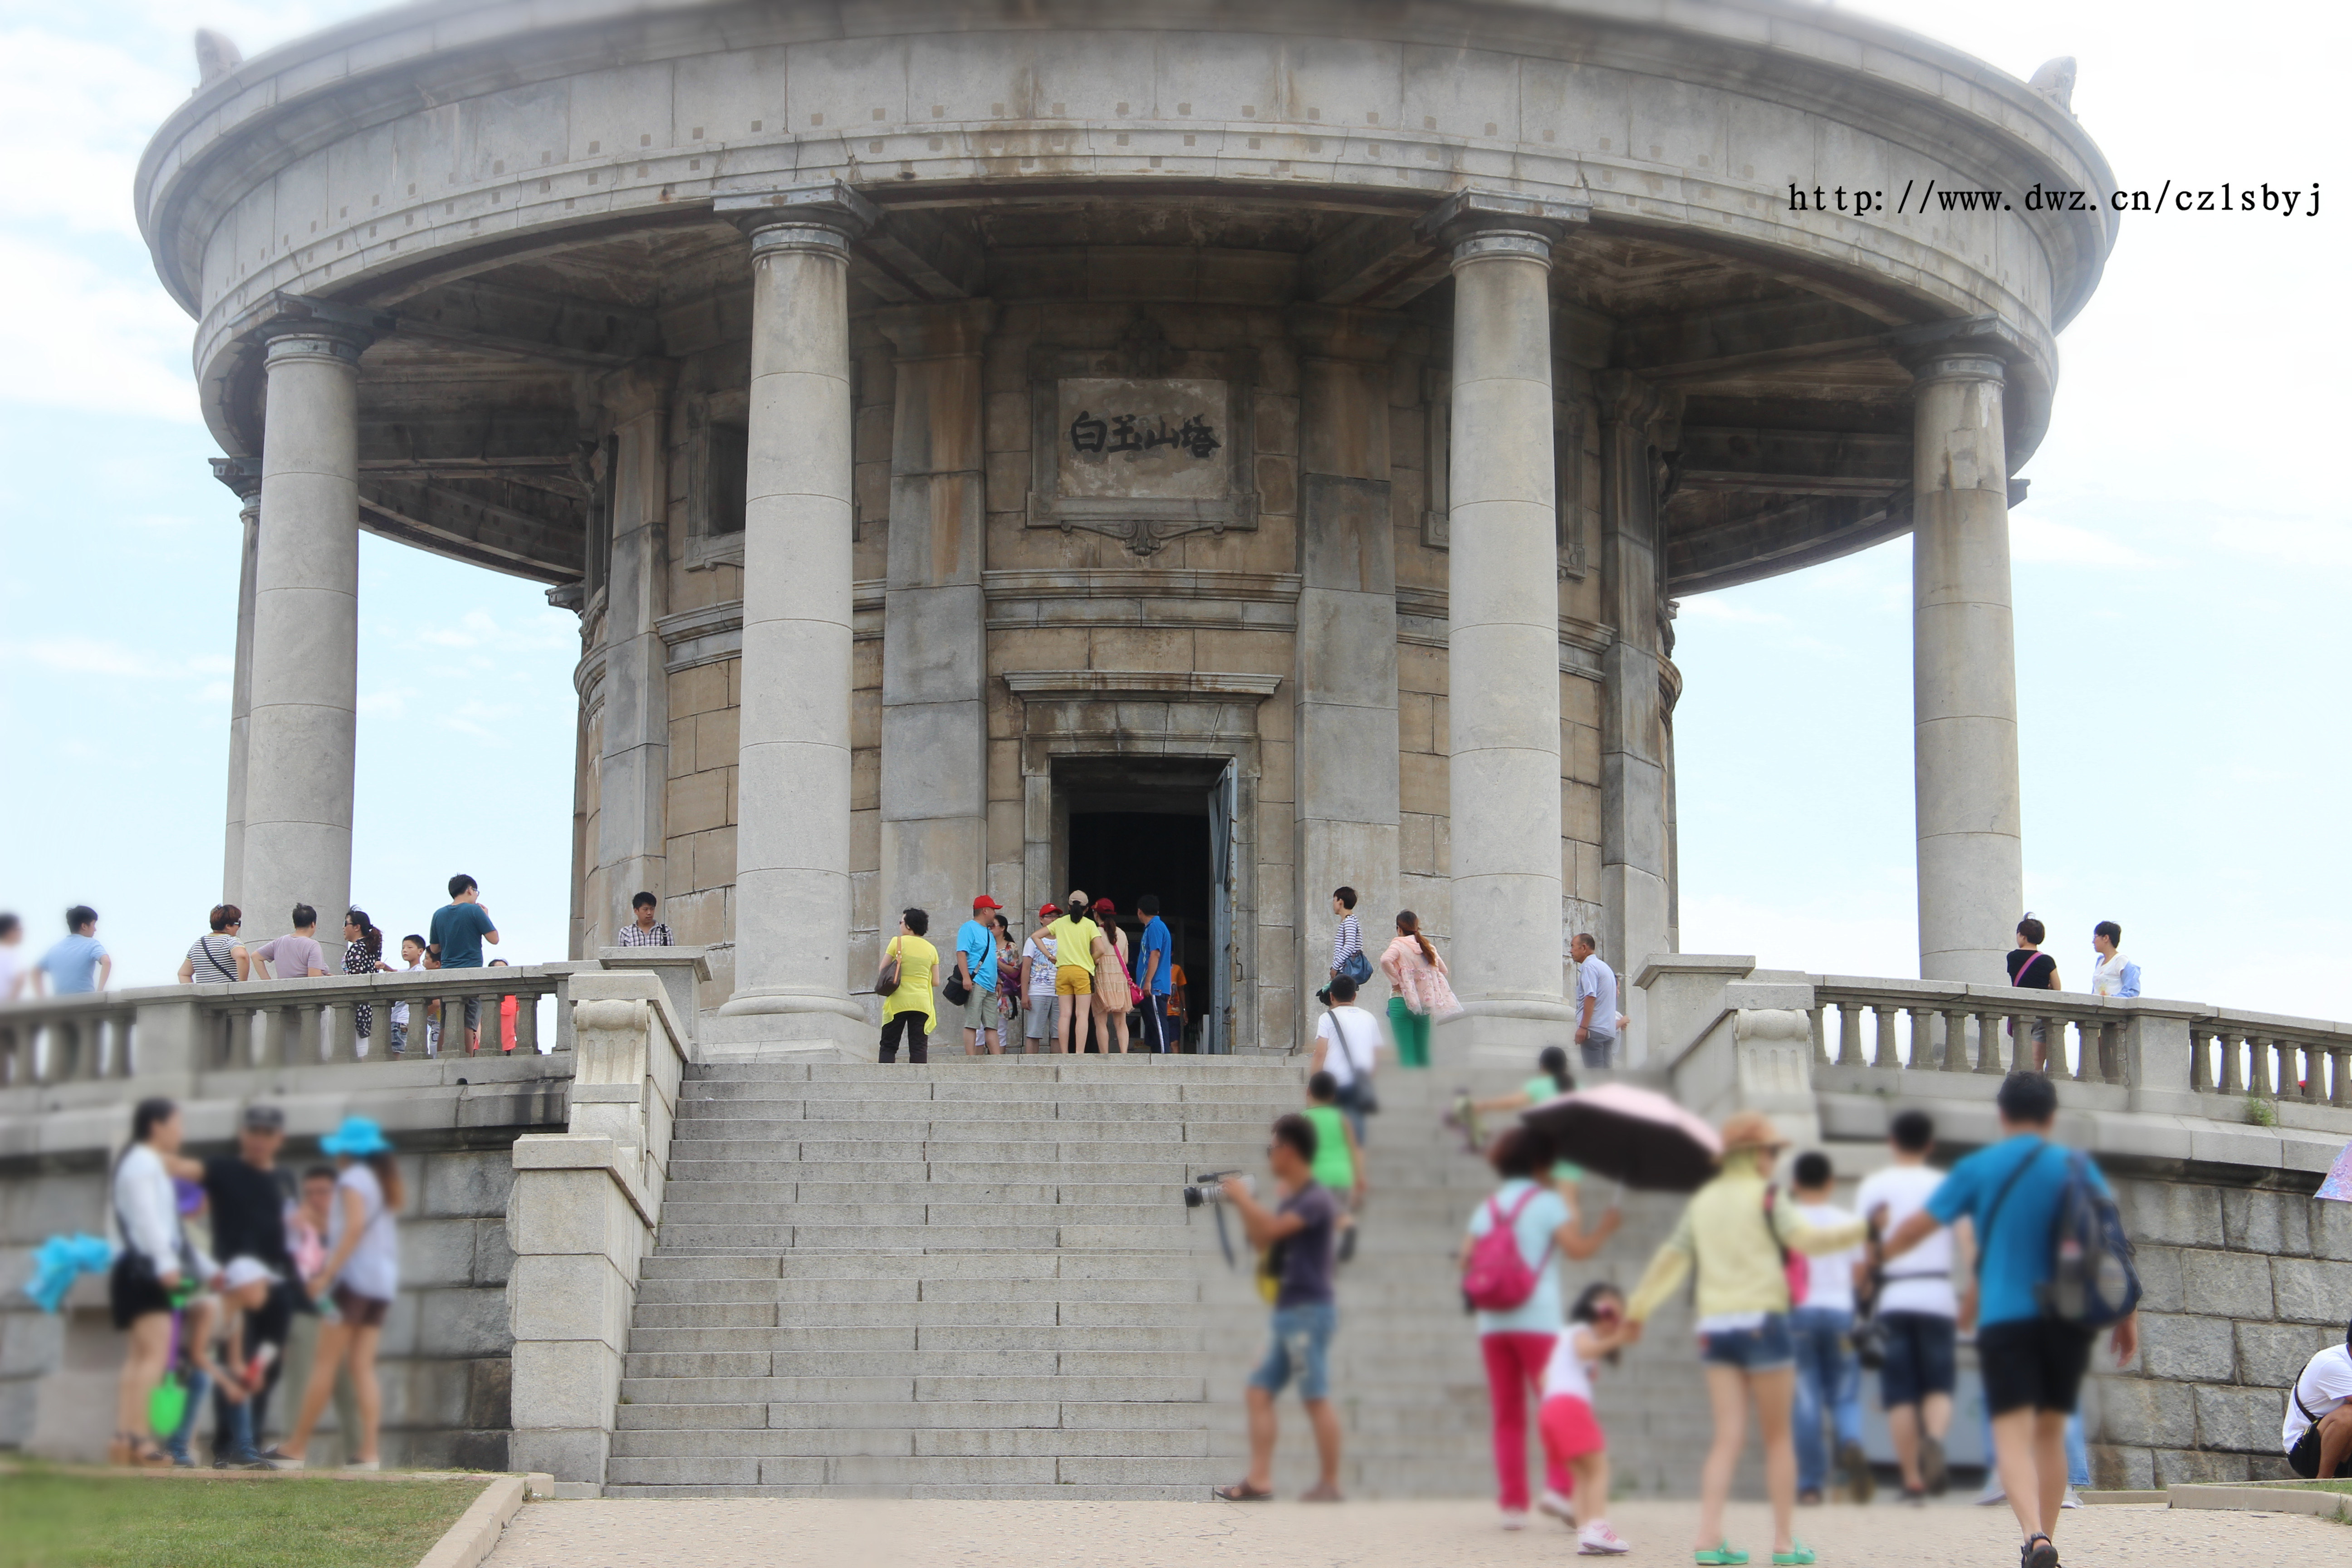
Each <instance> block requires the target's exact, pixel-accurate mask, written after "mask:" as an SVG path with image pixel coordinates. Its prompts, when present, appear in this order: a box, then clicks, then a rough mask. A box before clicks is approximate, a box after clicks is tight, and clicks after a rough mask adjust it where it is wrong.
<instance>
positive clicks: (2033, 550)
mask: <svg viewBox="0 0 2352 1568" xmlns="http://www.w3.org/2000/svg"><path fill="white" fill-rule="evenodd" d="M2009 553H2010V558H2011V560H2012V561H2018V562H2022V563H2026V564H2028V565H2034V566H2102V567H2111V568H2119V567H2127V566H2130V567H2137V566H2157V565H2161V564H2164V563H2162V562H2160V561H2158V558H2157V557H2155V556H2153V555H2149V554H2147V553H2145V552H2141V551H2138V550H2135V549H2134V548H2132V547H2131V546H2130V545H2128V544H2126V543H2125V542H2123V541H2122V540H2120V539H2116V538H2115V537H2114V536H2112V535H2110V534H2107V533H2103V532H2100V531H2096V530H2094V529H2088V528H2077V527H2075V526H2074V524H2073V523H2070V522H2060V521H2058V520H2057V519H2055V518H2052V517H2042V516H2039V515H2037V514H2035V513H2033V512H2032V511H2025V510H2021V511H2013V512H2011V513H2010V514H2009Z"/></svg>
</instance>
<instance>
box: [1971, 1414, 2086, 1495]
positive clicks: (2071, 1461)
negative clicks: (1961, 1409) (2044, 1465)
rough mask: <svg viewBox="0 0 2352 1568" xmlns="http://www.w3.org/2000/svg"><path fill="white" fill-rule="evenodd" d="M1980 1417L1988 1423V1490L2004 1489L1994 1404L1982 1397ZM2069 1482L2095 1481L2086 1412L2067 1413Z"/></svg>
mask: <svg viewBox="0 0 2352 1568" xmlns="http://www.w3.org/2000/svg"><path fill="white" fill-rule="evenodd" d="M1977 1413H1978V1414H1977V1419H1978V1420H1979V1421H1980V1422H1981V1423H1982V1424H1983V1426H1984V1454H1985V1490H1986V1491H1987V1492H1988V1493H1990V1492H1993V1491H1998V1490H2000V1469H1999V1468H1997V1466H1996V1465H1995V1462H1994V1460H1993V1455H1992V1406H1990V1405H1987V1404H1985V1403H1983V1402H1982V1401H1981V1400H1979V1402H1978V1404H1977ZM2066 1484H2067V1485H2068V1486H2070V1487H2087V1486H2089V1485H2090V1484H2091V1449H2090V1446H2089V1445H2088V1444H2086V1443H2084V1441H2083V1413H2082V1412H2081V1411H2079V1410H2076V1411H2073V1412H2070V1413H2069V1414H2068V1415H2067V1416H2066Z"/></svg>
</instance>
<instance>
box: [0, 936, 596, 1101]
mask: <svg viewBox="0 0 2352 1568" xmlns="http://www.w3.org/2000/svg"><path fill="white" fill-rule="evenodd" d="M582 967H583V966H582V965H579V964H571V963H550V964H525V965H521V966H520V967H516V966H508V967H501V968H497V969H435V970H425V971H422V972H420V973H413V974H412V973H396V974H372V975H341V974H338V975H329V976H325V977H322V978H315V979H300V980H250V981H241V982H238V983H237V984H229V985H157V986H147V987H142V988H139V989H135V990H127V991H107V992H100V993H95V994H89V995H82V996H57V997H47V998H43V999H39V1000H36V1001H31V1002H16V1003H10V1004H7V1005H0V1089H26V1088H31V1087H36V1086H52V1087H53V1086H57V1085H60V1084H68V1083H80V1082H91V1081H100V1080H105V1079H130V1078H142V1077H152V1076H157V1075H171V1074H176V1073H184V1072H190V1071H195V1072H217V1071H228V1070H234V1069H237V1068H280V1067H283V1068H290V1067H306V1066H312V1065H328V1064H332V1063H338V1062H344V1063H349V1062H360V1061H375V1062H384V1061H389V1060H393V1059H395V1058H393V1055H392V1009H393V1008H394V1006H395V1005H403V1004H405V1005H407V1007H408V1009H409V1014H410V1016H411V1017H412V1018H414V1019H415V1025H414V1026H412V1028H411V1030H410V1033H409V1037H408V1055H409V1056H410V1057H411V1058H422V1057H423V1056H424V1054H425V1029H424V1021H425V1016H426V1013H427V1009H428V1008H432V1007H435V1006H436V1005H437V1006H438V1007H439V1009H440V1013H441V1015H442V1016H447V1017H450V1018H453V1019H456V1018H459V1017H461V1016H462V1015H463V1013H464V1010H465V1005H466V1003H467V1001H468V1000H472V1001H474V1002H475V1003H476V1004H477V1005H478V1007H479V1009H480V1014H481V1019H482V1028H483V1030H484V1031H485V1037H484V1039H483V1045H482V1048H483V1049H484V1050H485V1051H489V1050H496V1049H499V1048H501V1046H502V1042H501V1041H500V1040H499V1003H500V1002H501V1001H502V1000H503V999H504V998H506V997H509V996H512V997H514V998H516V999H517V1003H518V1005H517V1006H516V1009H515V1039H514V1048H515V1049H516V1050H518V1051H534V1052H535V1051H537V1050H539V1049H540V1047H541V1038H540V1036H541V1029H540V1021H539V1005H540V1003H541V1000H542V999H543V998H546V997H549V996H553V997H555V998H556V1000H557V1020H556V1023H557V1026H556V1028H555V1029H554V1031H553V1037H552V1038H551V1040H549V1041H548V1042H547V1045H548V1047H549V1048H551V1049H563V1048H567V1047H568V1042H569V1038H570V1030H569V1026H568V1022H567V1020H566V1019H565V1017H564V1016H563V1010H564V1005H565V994H566V991H567V988H568V983H569V981H570V978H571V976H572V973H574V972H575V971H577V970H579V969H580V968H582ZM362 1006H365V1007H369V1008H371V1009H372V1010H373V1019H372V1033H371V1034H370V1036H369V1037H367V1038H366V1039H362V1038H361V1037H360V1035H359V1032H358V1022H357V1015H358V1010H359V1009H360V1008H361V1007H362ZM464 1049H465V1047H464V1043H463V1042H462V1041H455V1042H454V1049H453V1050H452V1051H451V1053H450V1054H453V1055H463V1054H464Z"/></svg>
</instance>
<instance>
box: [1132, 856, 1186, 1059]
mask: <svg viewBox="0 0 2352 1568" xmlns="http://www.w3.org/2000/svg"><path fill="white" fill-rule="evenodd" d="M1135 912H1136V913H1138V914H1139V915H1141V916H1142V917H1143V937H1142V940H1140V941H1139V942H1137V943H1136V944H1135V994H1136V998H1137V1000H1138V1001H1139V1002H1140V1003H1141V1004H1142V1008H1143V1047H1144V1049H1146V1050H1150V1051H1159V1052H1161V1053H1165V1052H1166V1051H1167V1049H1168V987H1169V984H1170V982H1171V980H1172V979H1173V978H1174V975H1175V972H1176V952H1175V943H1174V942H1171V940H1170V939H1169V936H1168V922H1167V921H1163V920H1161V919H1160V895H1159V894H1157V893H1146V894H1144V895H1143V896H1142V897H1141V898H1139V899H1138V900H1135Z"/></svg>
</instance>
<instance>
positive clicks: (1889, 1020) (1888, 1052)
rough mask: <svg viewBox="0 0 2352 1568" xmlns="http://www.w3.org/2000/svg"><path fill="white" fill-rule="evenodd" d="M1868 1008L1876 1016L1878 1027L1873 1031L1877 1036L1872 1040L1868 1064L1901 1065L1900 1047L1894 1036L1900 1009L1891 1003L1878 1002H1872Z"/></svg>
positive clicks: (1901, 1051)
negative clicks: (1896, 1017) (1896, 1018)
mask: <svg viewBox="0 0 2352 1568" xmlns="http://www.w3.org/2000/svg"><path fill="white" fill-rule="evenodd" d="M1870 1010H1871V1011H1872V1012H1873V1013H1874V1014H1875V1015H1877V1017H1878V1027H1877V1029H1876V1031H1875V1034H1876V1036H1877V1038H1876V1039H1875V1040H1874V1042H1873V1048H1872V1050H1871V1053H1870V1065H1871V1066H1873V1067H1881V1068H1891V1067H1900V1066H1902V1065H1903V1050H1902V1047H1901V1046H1900V1045H1899V1044H1898V1043H1897V1042H1896V1040H1895V1016H1896V1015H1898V1014H1899V1013H1901V1012H1902V1009H1901V1008H1900V1007H1897V1006H1895V1005H1894V1004H1892V1003H1888V1002H1880V1003H1876V1004H1874V1005H1873V1006H1872V1007H1871V1009H1870Z"/></svg>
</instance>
